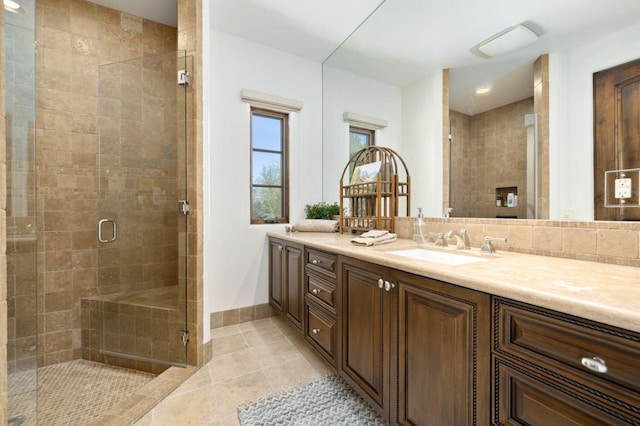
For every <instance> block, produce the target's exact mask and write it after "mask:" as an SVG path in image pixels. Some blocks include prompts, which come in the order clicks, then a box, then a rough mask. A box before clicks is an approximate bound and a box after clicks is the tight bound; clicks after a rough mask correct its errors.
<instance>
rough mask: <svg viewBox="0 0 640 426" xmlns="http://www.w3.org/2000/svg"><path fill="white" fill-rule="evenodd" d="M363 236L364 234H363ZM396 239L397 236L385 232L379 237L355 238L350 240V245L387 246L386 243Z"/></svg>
mask: <svg viewBox="0 0 640 426" xmlns="http://www.w3.org/2000/svg"><path fill="white" fill-rule="evenodd" d="M363 235H364V234H363ZM396 239H397V235H396V234H392V233H390V232H387V233H385V234H383V235H380V236H378V237H362V236H359V237H356V238H352V239H351V242H352V243H356V244H361V245H365V246H376V245H378V244H388V243H392V242H394V241H395V240H396Z"/></svg>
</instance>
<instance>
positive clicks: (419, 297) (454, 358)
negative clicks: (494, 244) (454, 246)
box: [392, 272, 490, 426]
mask: <svg viewBox="0 0 640 426" xmlns="http://www.w3.org/2000/svg"><path fill="white" fill-rule="evenodd" d="M392 279H393V280H394V282H395V283H396V286H397V288H396V289H397V298H398V302H397V303H398V310H397V323H396V324H395V325H394V328H395V327H397V346H398V347H397V354H398V360H397V362H398V365H397V368H396V370H397V371H398V377H397V391H396V392H395V395H397V397H398V401H397V404H392V406H393V407H394V408H395V407H398V412H397V413H395V415H394V416H393V417H394V420H395V421H397V423H398V424H401V425H460V426H467V425H488V424H489V415H490V412H489V401H490V374H489V371H490V370H489V369H490V341H489V334H490V333H489V329H490V296H489V295H487V294H484V293H479V292H476V291H473V290H468V289H465V288H462V287H457V286H454V285H451V284H447V283H443V282H439V281H435V280H430V279H428V278H422V277H417V276H415V275H411V274H406V273H402V272H396V273H395V275H394V276H393V277H392ZM392 414H393V413H392Z"/></svg>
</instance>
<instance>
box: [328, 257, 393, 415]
mask: <svg viewBox="0 0 640 426" xmlns="http://www.w3.org/2000/svg"><path fill="white" fill-rule="evenodd" d="M385 271H386V269H385V268H383V267H380V266H377V265H373V264H369V263H366V262H360V261H357V260H354V259H343V263H342V292H341V294H342V310H341V312H342V316H341V321H342V357H341V360H340V369H339V370H340V373H341V375H342V376H343V377H344V378H345V380H346V381H347V382H349V383H350V384H351V386H353V387H354V388H355V389H356V390H358V391H359V393H360V394H361V395H362V396H363V397H364V398H365V399H367V400H368V401H369V403H371V404H372V405H373V406H374V407H376V409H377V410H378V412H380V413H381V414H382V415H383V416H384V417H387V416H388V413H389V407H388V406H389V403H388V401H389V399H388V398H389V396H388V395H389V378H388V371H389V369H388V359H389V347H388V346H389V345H388V342H389V337H388V334H389V326H388V322H387V319H388V318H389V315H388V312H387V310H388V305H389V303H388V302H387V303H385V300H386V299H387V298H388V296H387V295H388V294H389V293H388V292H386V291H385V290H384V289H381V288H379V287H378V280H380V279H382V280H384V279H385Z"/></svg>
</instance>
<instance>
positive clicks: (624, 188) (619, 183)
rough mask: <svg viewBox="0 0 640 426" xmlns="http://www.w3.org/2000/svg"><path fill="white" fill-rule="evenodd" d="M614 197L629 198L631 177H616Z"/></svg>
mask: <svg viewBox="0 0 640 426" xmlns="http://www.w3.org/2000/svg"><path fill="white" fill-rule="evenodd" d="M615 183H616V192H615V197H616V198H618V199H620V198H631V178H623V179H616V181H615Z"/></svg>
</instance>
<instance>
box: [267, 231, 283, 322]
mask: <svg viewBox="0 0 640 426" xmlns="http://www.w3.org/2000/svg"><path fill="white" fill-rule="evenodd" d="M283 261H284V243H283V242H281V241H279V240H272V239H269V303H270V304H271V306H273V307H274V308H276V309H278V310H279V311H280V312H282V311H283V306H284V287H283V285H282V278H283V277H282V273H283V271H282V268H283Z"/></svg>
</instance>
